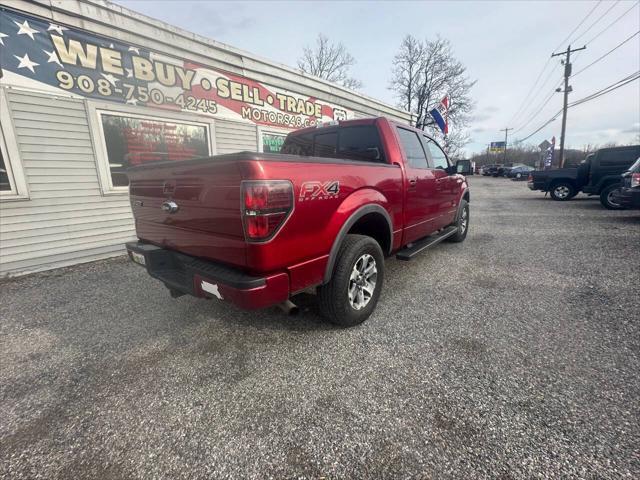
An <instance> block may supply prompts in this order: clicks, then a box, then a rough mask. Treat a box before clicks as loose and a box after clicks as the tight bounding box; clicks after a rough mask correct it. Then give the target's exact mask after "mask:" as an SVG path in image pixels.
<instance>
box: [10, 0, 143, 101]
mask: <svg viewBox="0 0 640 480" xmlns="http://www.w3.org/2000/svg"><path fill="white" fill-rule="evenodd" d="M52 36H58V37H62V38H63V40H64V42H65V45H69V42H70V41H73V40H75V41H77V42H79V43H80V44H81V45H82V46H83V49H85V52H86V45H87V44H90V45H95V46H96V47H98V48H99V47H105V48H109V49H111V50H115V51H118V52H120V54H121V58H122V73H123V74H122V75H114V74H111V73H104V72H102V71H101V69H100V63H99V62H100V61H101V59H100V54H99V53H98V55H96V59H95V63H96V68H87V67H85V66H82V65H70V64H68V63H62V62H61V60H60V57H59V55H58V52H57V50H56V47H55V45H54V44H53V40H52ZM132 54H135V55H137V56H140V57H143V58H146V59H149V58H150V57H151V56H152V54H151V52H149V51H148V50H144V49H142V48H139V47H136V46H132V45H127V44H125V43H122V42H118V41H116V40H113V39H108V38H104V37H100V36H97V35H93V34H89V33H86V32H83V31H81V30H76V29H71V28H68V27H64V26H62V25H58V24H56V23H52V22H49V21H47V20H43V19H40V18H37V17H34V16H31V15H26V14H24V13H21V12H16V11H13V10H9V9H7V8H4V7H0V67H1V68H2V74H3V77H4V78H5V79H7V78H8V77H9V76H11V77H12V83H13V81H15V82H16V83H18V84H24V85H27V86H32V87H37V86H41V87H42V86H44V85H47V86H49V89H50V87H54V88H57V89H60V90H62V91H67V92H71V93H76V94H78V95H81V96H84V97H90V98H101V99H104V95H101V94H100V93H99V92H98V90H97V88H96V85H97V82H98V80H99V79H104V80H106V81H108V82H109V84H110V85H111V87H112V88H113V89H116V88H118V87H119V86H121V83H122V82H126V83H128V84H130V85H134V86H136V88H137V86H138V85H142V86H146V85H147V84H148V82H146V81H143V80H138V79H136V78H134V76H133V66H132V60H131V56H132ZM91 61H92V60H90V63H91ZM77 63H78V64H79V63H80V62H77ZM60 71H66V72H68V74H70V75H71V77H72V78H73V79H74V81H73V86H71V87H70V88H68V89H65V88H62V87H61V86H60V84H61V82H60V79H59V78H58V77H57V75H58V72H60ZM81 75H85V76H87V77H89V78H90V79H91V80H92V82H93V84H94V88H92V89H88V88H85V89H84V90H82V89H81V88H80V85H79V84H78V83H79V82H78V81H77V79H78V77H79V76H81ZM109 101H115V102H119V103H132V104H136V99H135V98H131V99H130V100H127V99H126V96H125V95H124V94H123V95H110V96H109ZM137 103H140V102H139V101H138V102H137Z"/></svg>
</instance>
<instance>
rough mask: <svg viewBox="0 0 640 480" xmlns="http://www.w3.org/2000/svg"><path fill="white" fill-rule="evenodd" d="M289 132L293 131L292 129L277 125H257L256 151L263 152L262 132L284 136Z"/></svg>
mask: <svg viewBox="0 0 640 480" xmlns="http://www.w3.org/2000/svg"><path fill="white" fill-rule="evenodd" d="M291 132H293V130H288V129H285V128H279V127H269V126H267V125H258V128H257V129H256V134H257V135H256V136H257V140H258V152H260V153H264V146H263V144H262V136H263V135H264V134H267V135H268V134H271V135H284V136H285V137H286V136H287V135H289V134H290V133H291Z"/></svg>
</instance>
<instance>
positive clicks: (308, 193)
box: [298, 180, 340, 202]
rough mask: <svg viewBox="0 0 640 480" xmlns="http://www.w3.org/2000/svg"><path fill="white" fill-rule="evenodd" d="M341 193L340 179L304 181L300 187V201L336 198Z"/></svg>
mask: <svg viewBox="0 0 640 480" xmlns="http://www.w3.org/2000/svg"><path fill="white" fill-rule="evenodd" d="M339 193H340V182H339V181H338V180H329V181H328V182H324V183H322V182H304V183H303V184H302V186H301V187H300V196H299V197H298V201H299V202H308V201H309V200H327V199H328V198H335V197H337V196H338V194H339Z"/></svg>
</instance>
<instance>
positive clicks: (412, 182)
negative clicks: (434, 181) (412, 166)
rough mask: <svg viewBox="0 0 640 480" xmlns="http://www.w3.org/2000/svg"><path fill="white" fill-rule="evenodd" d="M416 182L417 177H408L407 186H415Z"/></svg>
mask: <svg viewBox="0 0 640 480" xmlns="http://www.w3.org/2000/svg"><path fill="white" fill-rule="evenodd" d="M417 184H418V177H413V178H410V179H409V186H410V187H415V186H416V185H417Z"/></svg>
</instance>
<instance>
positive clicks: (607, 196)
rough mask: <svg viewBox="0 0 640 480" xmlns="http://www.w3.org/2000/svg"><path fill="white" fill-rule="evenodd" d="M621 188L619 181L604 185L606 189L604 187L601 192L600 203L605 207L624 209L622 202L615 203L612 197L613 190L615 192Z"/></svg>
mask: <svg viewBox="0 0 640 480" xmlns="http://www.w3.org/2000/svg"><path fill="white" fill-rule="evenodd" d="M619 188H620V184H619V183H612V184H611V185H607V186H606V187H604V189H602V192H600V203H601V204H602V206H603V207H604V208H607V209H609V210H622V209H623V208H624V207H622V206H621V205H620V204H618V203H615V202H614V201H613V198H612V195H613V192H615V191H616V190H618V189H619Z"/></svg>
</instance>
